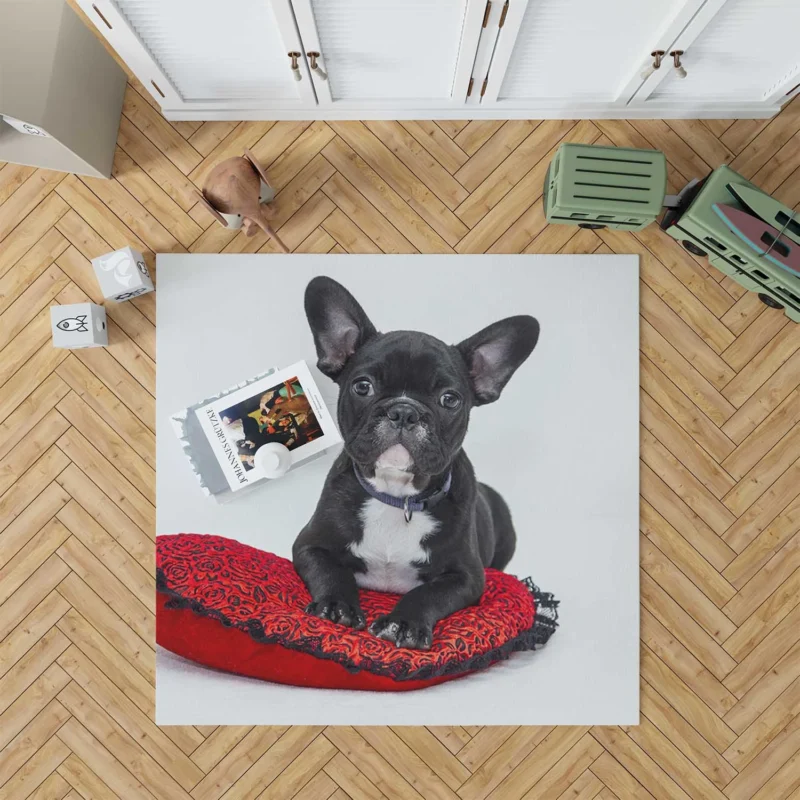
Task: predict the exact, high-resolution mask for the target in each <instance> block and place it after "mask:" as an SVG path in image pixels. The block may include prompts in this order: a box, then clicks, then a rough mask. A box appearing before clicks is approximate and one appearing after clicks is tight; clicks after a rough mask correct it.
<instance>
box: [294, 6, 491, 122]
mask: <svg viewBox="0 0 800 800" xmlns="http://www.w3.org/2000/svg"><path fill="white" fill-rule="evenodd" d="M292 7H293V9H294V13H295V18H296V20H297V27H298V30H299V32H300V37H301V39H302V41H303V50H304V54H305V55H306V57H307V58H309V59H310V56H309V54H310V53H319V54H320V55H319V56H318V57H317V64H318V65H319V66H320V67H321V69H322V70H323V71H324V72H325V73H327V80H324V79H322V78H321V76H320V75H319V73H316V74H314V75H313V76H312V79H313V84H314V89H315V92H316V95H317V99H318V101H319V103H320V105H321V106H325V105H327V106H331V105H333V106H336V105H339V106H346V107H347V108H353V109H365V110H368V109H369V108H370V107H373V106H374V107H378V108H395V107H396V108H411V109H413V108H420V109H424V108H426V107H439V108H441V107H442V106H448V105H450V104H451V103H452V104H459V103H463V102H464V99H465V97H466V93H467V86H468V83H469V77H470V70H471V67H472V62H473V60H474V58H475V49H476V47H477V42H478V37H479V34H480V30H481V22H482V19H483V13H484V9H485V8H486V0H435V2H432V0H292Z"/></svg>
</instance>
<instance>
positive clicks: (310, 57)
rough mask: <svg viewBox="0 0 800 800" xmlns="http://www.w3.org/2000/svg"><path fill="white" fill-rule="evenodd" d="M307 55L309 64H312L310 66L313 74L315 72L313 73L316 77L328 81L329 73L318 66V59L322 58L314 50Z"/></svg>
mask: <svg viewBox="0 0 800 800" xmlns="http://www.w3.org/2000/svg"><path fill="white" fill-rule="evenodd" d="M306 55H307V56H308V60H309V62H310V64H309V66H310V67H311V71H312V72H313V73H314V74H315V75H316V76H317V77H318V78H319V79H320V80H321V81H326V80H328V73H327V72H325V70H324V69H322V67H320V66H317V59H318V58H321V56H320V54H319V53H317V52H315V51H313V50H312V51H311V52H310V53H306Z"/></svg>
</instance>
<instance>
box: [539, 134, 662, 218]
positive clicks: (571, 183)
mask: <svg viewBox="0 0 800 800" xmlns="http://www.w3.org/2000/svg"><path fill="white" fill-rule="evenodd" d="M666 189H667V160H666V158H665V157H664V154H663V153H662V152H661V151H660V150H632V149H627V148H624V147H600V146H597V145H587V144H562V145H561V147H559V148H558V152H557V153H556V155H555V158H553V160H552V161H551V162H550V166H549V167H548V169H547V176H546V178H545V182H544V207H545V215H546V217H547V221H548V222H560V223H567V224H570V223H572V224H574V225H578V226H579V227H581V228H617V229H619V230H626V231H639V230H641V229H642V228H644V227H646V226H647V225H649V224H650V223H651V222H655V221H656V218H657V217H658V215H659V214H660V213H661V209H662V206H663V203H664V194H665V192H666Z"/></svg>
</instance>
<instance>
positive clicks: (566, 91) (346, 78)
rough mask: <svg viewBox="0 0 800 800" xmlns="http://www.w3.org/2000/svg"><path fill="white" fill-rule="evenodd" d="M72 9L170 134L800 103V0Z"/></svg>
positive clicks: (370, 0)
mask: <svg viewBox="0 0 800 800" xmlns="http://www.w3.org/2000/svg"><path fill="white" fill-rule="evenodd" d="M76 1H77V2H78V4H79V5H81V6H82V7H83V9H84V11H86V13H87V15H88V16H89V17H90V19H92V20H94V22H95V24H96V25H97V27H98V30H99V31H100V32H101V33H102V34H103V35H104V36H105V37H106V38H107V39H108V40H109V42H110V43H111V45H112V46H113V47H115V48H116V50H117V52H118V53H119V54H120V55H121V57H122V58H123V59H124V60H125V61H126V62H127V63H128V65H129V66H130V67H131V69H132V70H133V71H134V72H135V74H136V75H137V77H138V78H139V79H140V80H141V82H142V83H143V84H144V85H145V87H147V88H148V90H150V91H151V92H152V94H153V96H154V97H155V98H156V99H157V100H158V101H159V103H160V104H161V106H162V108H163V109H164V113H165V114H166V116H167V117H168V118H170V119H302V118H310V117H316V118H320V119H347V118H350V119H353V118H355V119H357V118H373V119H375V118H428V119H436V118H482V117H483V118H513V117H517V118H525V117H533V118H548V117H572V118H581V117H583V118H591V117H623V118H624V117H637V116H638V117H723V118H731V117H768V116H771V115H773V114H775V113H776V112H777V111H778V110H779V108H780V105H781V104H782V103H783V102H785V101H786V100H788V99H789V98H790V97H791V96H793V95H794V94H796V93H798V92H799V91H800V86H798V84H800V48H798V47H797V46H796V42H795V39H796V31H797V30H798V29H800V0H669V2H665V1H664V0H405V1H404V0H227V2H225V3H221V2H219V0H76ZM656 52H661V53H663V57H660V56H659V57H657V58H656V61H658V60H659V58H660V66H659V68H658V69H655V70H653V69H652V68H651V66H650V65H651V63H652V62H653V60H654V58H653V56H652V55H651V53H656ZM673 52H677V56H674V55H671V53H673ZM675 58H677V59H679V62H680V63H681V64H682V67H683V69H685V70H686V77H685V78H683V79H681V78H680V77H679V76H678V72H679V71H678V70H677V69H676V68H675V67H674V59H675Z"/></svg>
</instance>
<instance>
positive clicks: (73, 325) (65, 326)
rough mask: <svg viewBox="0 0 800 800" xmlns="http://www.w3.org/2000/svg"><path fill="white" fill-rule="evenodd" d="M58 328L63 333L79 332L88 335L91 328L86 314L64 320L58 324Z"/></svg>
mask: <svg viewBox="0 0 800 800" xmlns="http://www.w3.org/2000/svg"><path fill="white" fill-rule="evenodd" d="M56 327H57V328H58V329H59V330H62V331H77V332H78V333H86V331H88V330H89V326H88V325H87V324H86V314H81V315H80V316H79V317H67V318H66V319H62V320H61V321H60V322H59V323H57V324H56Z"/></svg>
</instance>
